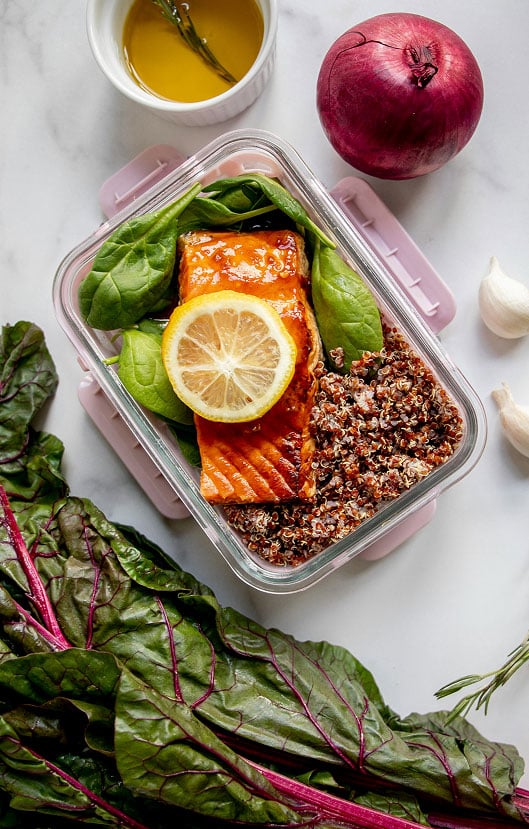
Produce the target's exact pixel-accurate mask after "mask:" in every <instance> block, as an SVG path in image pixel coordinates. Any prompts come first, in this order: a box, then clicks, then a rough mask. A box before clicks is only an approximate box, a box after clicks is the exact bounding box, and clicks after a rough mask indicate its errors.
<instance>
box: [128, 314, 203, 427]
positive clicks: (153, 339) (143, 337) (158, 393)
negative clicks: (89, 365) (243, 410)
mask: <svg viewBox="0 0 529 829" xmlns="http://www.w3.org/2000/svg"><path fill="white" fill-rule="evenodd" d="M122 340H123V344H122V347H121V352H120V355H119V368H118V376H119V378H120V380H121V382H122V383H123V385H124V386H125V388H126V389H127V391H128V392H129V393H130V394H131V395H132V397H133V398H134V399H135V400H136V401H137V402H138V403H139V404H140V405H141V406H145V408H146V409H149V411H151V412H155V414H158V415H160V416H161V417H163V418H165V419H166V420H173V421H175V422H176V423H184V424H188V425H191V424H192V423H193V413H192V412H191V410H190V409H189V408H188V407H187V406H186V405H185V404H184V403H182V401H181V400H180V398H179V397H177V396H176V394H175V393H174V391H173V387H172V385H171V382H170V380H169V378H168V376H167V372H166V371H165V368H164V365H163V361H162V349H161V338H160V337H159V336H158V334H150V333H145V331H141V330H139V329H137V328H127V329H125V330H124V331H123V332H122Z"/></svg>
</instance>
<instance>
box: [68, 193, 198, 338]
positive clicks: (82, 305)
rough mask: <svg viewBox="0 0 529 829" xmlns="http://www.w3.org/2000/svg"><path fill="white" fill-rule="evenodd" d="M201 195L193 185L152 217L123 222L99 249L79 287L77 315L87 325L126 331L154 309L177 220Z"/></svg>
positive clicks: (167, 273) (171, 256)
mask: <svg viewBox="0 0 529 829" xmlns="http://www.w3.org/2000/svg"><path fill="white" fill-rule="evenodd" d="M200 189H201V188H200V185H199V184H196V185H195V186H194V187H192V188H191V189H190V190H188V192H187V193H186V194H185V195H184V196H182V197H181V198H180V199H178V201H176V202H173V203H172V204H170V205H168V206H167V207H164V208H162V209H161V210H158V211H157V212H156V213H145V214H144V215H142V216H135V217H133V218H132V219H129V220H128V221H125V222H123V224H121V225H119V227H118V228H117V229H116V230H115V231H114V233H113V234H112V235H111V236H110V238H109V239H107V240H106V241H105V242H104V243H103V244H102V245H101V248H100V250H99V252H98V253H97V255H96V257H95V259H94V263H93V265H92V269H91V271H90V273H89V274H88V275H87V276H86V277H85V278H84V279H83V281H82V283H81V285H80V287H79V310H80V312H81V314H82V316H83V318H84V319H85V320H86V322H87V323H88V325H91V326H93V327H94V328H101V329H103V330H112V329H116V328H126V327H127V326H129V325H134V323H135V322H138V320H139V319H141V318H142V317H143V316H145V314H146V313H148V312H149V311H152V310H153V309H154V308H156V307H157V305H158V302H159V301H160V299H161V298H162V297H163V296H164V294H165V293H166V290H167V288H168V286H169V284H170V282H171V279H172V276H173V268H174V264H175V258H176V240H177V238H178V235H179V233H180V230H179V225H178V221H177V219H178V216H179V215H180V213H182V211H183V210H184V209H185V208H186V207H187V205H188V204H189V203H190V202H192V201H193V199H194V198H195V196H196V195H197V194H198V193H199V192H200Z"/></svg>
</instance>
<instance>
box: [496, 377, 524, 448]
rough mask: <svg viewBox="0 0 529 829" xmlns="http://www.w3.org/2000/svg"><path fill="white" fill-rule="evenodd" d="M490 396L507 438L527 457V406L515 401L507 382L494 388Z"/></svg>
mask: <svg viewBox="0 0 529 829" xmlns="http://www.w3.org/2000/svg"><path fill="white" fill-rule="evenodd" d="M492 397H493V400H494V402H495V403H496V405H497V406H498V409H499V411H500V422H501V425H502V428H503V432H504V434H505V437H506V438H507V440H508V441H509V442H510V443H511V444H512V446H514V448H515V449H517V450H518V452H520V453H521V454H522V455H524V456H525V457H526V458H529V408H528V407H527V406H520V405H519V404H518V403H516V402H515V400H514V398H513V396H512V394H511V390H510V388H509V386H508V385H507V383H503V384H502V387H501V389H495V390H494V391H493V392H492Z"/></svg>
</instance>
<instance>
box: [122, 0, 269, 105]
mask: <svg viewBox="0 0 529 829" xmlns="http://www.w3.org/2000/svg"><path fill="white" fill-rule="evenodd" d="M175 5H176V6H177V8H178V9H180V10H181V11H182V14H183V16H185V15H186V13H189V17H190V19H191V20H192V23H193V26H194V28H195V30H196V32H197V33H198V35H199V37H200V38H201V40H202V41H204V42H205V44H206V45H207V47H208V49H209V50H210V51H211V53H212V54H213V55H214V56H215V58H216V60H217V61H218V63H219V64H220V65H221V67H223V69H225V70H226V73H225V74H227V75H228V77H229V76H232V80H228V79H226V77H224V75H223V73H222V72H219V71H217V70H215V68H213V67H212V66H211V65H209V64H208V63H207V62H206V61H205V60H204V59H203V58H202V57H201V56H200V55H199V54H198V53H197V52H196V51H195V50H194V49H192V48H191V47H190V46H189V45H188V44H187V43H186V42H185V41H184V38H183V37H182V35H181V34H180V32H179V29H178V26H177V25H176V24H175V23H173V22H171V21H170V20H168V19H167V18H166V17H165V16H164V15H163V13H162V10H161V8H160V6H159V5H158V4H157V3H154V2H153V0H134V2H133V3H132V6H131V8H130V11H129V13H128V15H127V18H126V20H125V25H124V29H123V53H124V56H125V62H126V65H127V69H128V71H129V73H130V74H131V76H132V77H133V79H134V81H135V82H136V83H137V84H138V86H140V87H141V88H142V89H144V90H146V91H147V92H150V93H151V94H154V95H156V96H158V97H159V98H163V99H166V100H169V101H178V102H182V103H196V102H198V101H206V100H209V99H210V98H215V97H216V96H218V95H221V94H222V93H223V92H226V91H227V90H229V89H230V88H231V87H232V86H233V85H234V83H235V82H237V81H240V80H241V79H242V78H243V77H244V75H246V73H247V72H248V70H249V69H250V68H251V67H252V65H253V63H254V62H255V60H256V58H257V55H258V53H259V50H260V48H261V44H262V42H263V34H264V22H263V16H262V13H261V10H260V8H259V6H258V4H257V2H256V0H214V1H213V2H212V0H188V2H187V3H176V4H175ZM184 19H185V17H184Z"/></svg>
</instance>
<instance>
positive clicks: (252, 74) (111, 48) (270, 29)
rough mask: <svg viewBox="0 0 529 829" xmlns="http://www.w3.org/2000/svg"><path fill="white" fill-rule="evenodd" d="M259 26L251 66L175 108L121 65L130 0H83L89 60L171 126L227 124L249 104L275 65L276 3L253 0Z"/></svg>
mask: <svg viewBox="0 0 529 829" xmlns="http://www.w3.org/2000/svg"><path fill="white" fill-rule="evenodd" d="M256 2H257V3H258V5H259V8H260V9H261V12H262V15H263V21H264V35H263V42H262V44H261V49H260V50H259V54H258V55H257V58H256V59H255V62H254V64H253V66H252V67H251V68H250V69H249V71H248V72H247V73H246V75H245V76H244V77H243V78H242V79H241V80H240V81H239V83H237V84H235V85H234V86H233V87H232V88H231V89H229V90H227V92H224V93H222V95H217V96H216V97H215V98H210V99H208V100H206V101H198V102H197V103H177V102H175V101H167V100H164V99H163V98H158V97H156V96H155V95H152V94H150V93H149V92H146V91H145V90H143V89H141V87H139V86H138V84H137V83H136V82H135V81H134V80H133V79H132V77H131V76H130V74H129V72H128V70H127V68H126V66H125V62H124V58H123V49H122V34H123V26H124V23H125V18H126V16H127V13H128V11H129V9H130V6H131V5H132V0H88V3H87V9H86V26H87V33H88V41H89V43H90V47H91V49H92V52H93V54H94V57H95V59H96V61H97V63H98V65H99V67H100V68H101V70H102V71H103V72H104V74H105V75H106V76H107V78H108V79H109V80H110V81H111V82H112V83H113V84H114V86H115V87H116V89H118V90H119V91H120V92H122V93H123V95H126V96H127V97H128V98H130V99H131V100H133V101H136V103H138V104H142V105H143V106H145V107H148V108H149V109H150V110H152V111H153V112H155V113H157V114H158V115H160V116H162V117H163V118H166V119H167V120H169V121H173V122H174V123H177V124H187V125H188V126H194V127H199V126H206V125H208V124H216V123H218V122H219V121H227V120H228V119H229V118H233V117H234V116H235V115H238V114H239V113H240V112H242V111H243V110H245V109H246V108H247V107H249V106H250V104H252V103H253V102H254V101H255V100H256V98H257V97H258V96H259V95H260V94H261V92H262V91H263V89H264V87H265V86H266V84H267V82H268V80H269V78H270V75H271V73H272V69H273V66H274V61H275V50H276V34H277V0H256Z"/></svg>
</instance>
